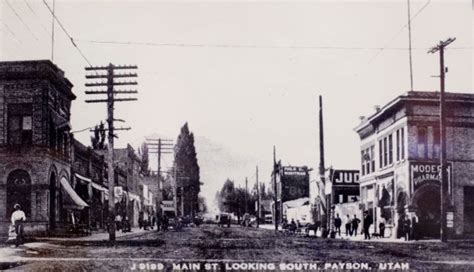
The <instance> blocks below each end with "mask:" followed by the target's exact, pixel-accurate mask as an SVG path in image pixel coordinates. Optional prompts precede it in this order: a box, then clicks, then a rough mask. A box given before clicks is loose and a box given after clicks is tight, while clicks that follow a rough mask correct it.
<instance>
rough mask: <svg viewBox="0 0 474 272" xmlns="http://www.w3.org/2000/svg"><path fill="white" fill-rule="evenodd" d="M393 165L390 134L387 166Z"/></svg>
mask: <svg viewBox="0 0 474 272" xmlns="http://www.w3.org/2000/svg"><path fill="white" fill-rule="evenodd" d="M392 163H393V141H392V134H390V135H388V164H392Z"/></svg>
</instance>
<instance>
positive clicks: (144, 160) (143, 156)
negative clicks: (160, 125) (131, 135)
mask: <svg viewBox="0 0 474 272" xmlns="http://www.w3.org/2000/svg"><path fill="white" fill-rule="evenodd" d="M138 155H139V157H140V161H141V164H140V173H142V174H143V175H144V176H148V175H150V167H149V163H150V159H149V156H148V145H147V144H146V143H142V146H141V147H139V148H138Z"/></svg>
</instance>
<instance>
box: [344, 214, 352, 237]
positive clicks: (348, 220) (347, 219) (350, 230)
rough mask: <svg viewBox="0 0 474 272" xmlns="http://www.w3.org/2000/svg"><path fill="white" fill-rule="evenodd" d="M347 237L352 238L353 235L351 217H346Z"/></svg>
mask: <svg viewBox="0 0 474 272" xmlns="http://www.w3.org/2000/svg"><path fill="white" fill-rule="evenodd" d="M346 217H347V218H346V224H345V226H346V236H351V235H352V229H351V217H350V216H349V215H347V216H346Z"/></svg>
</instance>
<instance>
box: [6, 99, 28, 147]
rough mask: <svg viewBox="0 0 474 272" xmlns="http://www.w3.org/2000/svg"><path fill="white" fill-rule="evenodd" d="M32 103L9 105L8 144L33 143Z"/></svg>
mask: <svg viewBox="0 0 474 272" xmlns="http://www.w3.org/2000/svg"><path fill="white" fill-rule="evenodd" d="M32 111H33V110H32V104H30V103H23V104H9V105H8V144H9V145H15V146H19V145H31V143H32V136H33V134H32V129H33V124H32Z"/></svg>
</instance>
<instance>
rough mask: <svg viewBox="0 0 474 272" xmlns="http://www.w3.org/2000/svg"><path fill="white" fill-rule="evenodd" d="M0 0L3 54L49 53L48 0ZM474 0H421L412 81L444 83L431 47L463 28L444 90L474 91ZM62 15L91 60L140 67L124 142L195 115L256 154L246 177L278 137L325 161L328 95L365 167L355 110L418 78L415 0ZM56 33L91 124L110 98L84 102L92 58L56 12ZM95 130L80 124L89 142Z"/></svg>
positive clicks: (87, 4)
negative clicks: (321, 133) (321, 131)
mask: <svg viewBox="0 0 474 272" xmlns="http://www.w3.org/2000/svg"><path fill="white" fill-rule="evenodd" d="M47 2H48V3H49V5H50V6H52V0H48V1H47ZM8 3H9V4H10V5H11V7H10V6H9V5H7V4H8ZM27 4H28V5H29V6H28V5H27ZM0 6H1V21H2V22H1V25H0V26H1V32H0V38H1V43H0V46H1V48H0V49H1V50H0V53H1V59H2V60H24V59H49V58H51V35H50V32H51V15H50V13H49V11H48V9H47V7H46V5H45V4H44V3H43V2H42V1H33V0H26V1H25V0H8V2H7V1H1V2H0ZM12 8H13V10H12ZM30 8H31V9H30ZM420 10H421V11H420ZM419 11H420V12H419ZM472 11H473V10H472V6H471V1H447V0H446V1H429V0H423V1H414V0H412V1H411V14H412V17H413V16H415V18H414V19H413V21H412V37H413V48H414V49H413V69H414V89H415V90H426V91H429V90H439V79H438V78H435V77H431V76H432V75H437V73H438V69H439V68H438V67H439V66H438V60H439V58H438V55H433V54H427V50H428V49H429V48H430V47H432V46H434V45H435V44H436V43H438V42H439V41H440V40H443V39H446V38H448V37H456V39H457V40H456V41H455V42H454V43H453V44H451V45H450V46H449V49H448V50H447V51H446V65H447V66H448V67H449V73H448V74H447V80H446V86H447V90H448V91H457V92H472V90H473V88H472V80H471V79H472V78H473V70H472V62H473V56H472V32H473V30H472V24H473V21H472ZM15 13H16V14H15ZM56 15H57V17H58V18H59V20H60V21H61V23H62V25H63V26H64V27H65V28H66V30H67V31H68V33H69V34H70V35H71V36H72V37H73V38H74V40H75V43H76V44H77V45H78V47H79V48H80V50H81V51H82V53H83V54H84V55H85V56H86V57H87V58H88V59H89V60H90V62H91V63H92V64H93V65H107V64H108V63H109V62H112V63H114V64H116V65H123V64H136V65H138V67H139V69H138V74H139V78H138V82H139V85H138V89H139V94H138V95H137V97H138V99H139V100H138V101H137V102H127V103H122V104H117V106H116V117H117V118H122V119H125V120H126V121H127V123H126V125H130V126H131V127H132V130H131V131H129V132H121V133H120V134H119V135H120V138H119V139H118V147H123V146H125V145H126V143H131V144H132V146H134V147H136V146H138V145H139V144H140V143H141V142H142V141H143V140H144V136H145V135H151V134H153V133H157V134H159V135H162V136H167V137H170V138H173V139H175V138H176V136H177V134H178V132H179V129H180V127H181V126H182V125H183V124H184V122H186V121H187V122H188V123H189V126H190V129H191V130H192V131H193V132H194V133H195V135H196V136H198V137H203V138H205V139H207V140H209V141H210V142H212V143H215V144H216V145H218V146H220V147H221V148H222V149H223V150H225V152H231V153H233V154H238V155H239V158H241V159H242V160H246V161H247V164H248V165H252V167H245V168H241V169H234V171H232V175H233V176H229V177H230V178H234V179H236V180H237V181H239V182H242V181H243V178H244V177H245V176H249V177H251V176H252V175H253V173H254V166H253V165H256V164H259V166H260V169H261V175H262V177H261V179H262V180H265V181H268V180H269V176H270V167H271V165H272V146H273V145H276V146H277V156H278V158H279V159H281V160H282V161H283V163H284V164H292V165H308V166H310V167H313V168H315V169H316V168H317V164H318V160H319V159H318V142H317V135H318V134H317V133H318V127H317V125H318V124H317V117H318V116H317V113H318V109H317V99H318V95H323V99H324V107H325V135H326V155H327V158H326V162H327V164H328V165H333V166H334V167H335V168H349V169H350V168H354V169H357V168H358V166H359V157H360V156H359V139H358V136H357V134H356V133H355V132H354V131H353V128H354V127H355V126H356V125H357V124H358V123H359V116H362V115H366V116H367V115H370V114H372V113H373V111H374V105H384V104H385V103H387V102H388V101H389V100H391V99H393V98H394V97H395V96H397V95H400V94H402V93H404V92H406V91H408V90H409V89H410V85H409V62H408V59H409V58H408V51H407V50H406V49H407V48H408V32H407V27H406V24H407V19H408V14H407V1H405V0H401V1H305V2H300V3H295V2H293V1H291V2H290V1H289V2H286V3H285V2H277V1H257V2H251V1H220V2H199V1H170V2H164V1H59V0H58V1H56ZM55 37H56V40H55V44H54V47H55V50H54V62H55V63H56V64H57V65H58V66H59V67H60V68H61V69H63V70H64V71H65V73H66V76H67V77H68V78H69V80H71V82H72V83H73V84H74V89H73V91H74V93H75V94H76V95H77V100H76V101H75V102H74V103H73V109H72V125H73V130H81V129H84V128H87V127H90V126H93V125H95V124H97V123H98V122H99V120H104V119H105V118H106V114H105V105H103V104H86V103H85V102H84V100H85V98H86V96H85V95H84V81H85V78H84V75H85V72H84V67H85V66H87V65H88V64H87V62H86V61H85V60H84V59H83V58H82V57H81V55H80V54H79V53H78V51H77V50H76V48H74V47H73V46H72V44H71V42H70V41H69V39H68V38H67V36H66V35H65V33H64V32H63V30H62V29H61V28H60V27H59V26H58V24H56V28H55ZM104 41H107V42H109V41H113V42H120V43H122V44H110V43H101V42H104ZM123 43H138V44H135V45H133V44H123ZM380 48H384V50H380ZM89 137H90V135H89V133H88V132H82V133H77V134H76V138H77V139H79V140H80V141H82V142H83V143H85V144H89V142H90V140H89ZM197 150H198V153H199V154H198V159H199V156H202V155H203V154H204V153H206V152H207V153H208V155H207V156H208V157H209V156H212V152H213V150H212V149H208V150H206V146H197ZM209 153H210V155H209ZM170 162H171V160H170V159H167V163H170ZM203 162H205V165H203V164H201V168H202V171H204V172H215V171H221V172H222V171H223V170H222V169H216V168H219V163H218V162H216V163H207V162H209V160H203ZM241 165H242V164H236V168H239V167H240V166H241ZM229 173H231V172H229ZM224 174H225V173H224ZM224 174H223V175H224ZM206 178H211V176H206V177H203V182H204V183H205V184H208V185H205V187H204V195H206V196H208V197H209V196H213V194H214V193H215V191H216V190H217V189H218V187H220V185H221V182H223V181H220V180H205V179H206ZM251 182H253V180H251ZM210 184H212V185H210Z"/></svg>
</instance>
